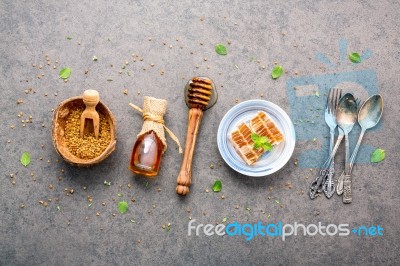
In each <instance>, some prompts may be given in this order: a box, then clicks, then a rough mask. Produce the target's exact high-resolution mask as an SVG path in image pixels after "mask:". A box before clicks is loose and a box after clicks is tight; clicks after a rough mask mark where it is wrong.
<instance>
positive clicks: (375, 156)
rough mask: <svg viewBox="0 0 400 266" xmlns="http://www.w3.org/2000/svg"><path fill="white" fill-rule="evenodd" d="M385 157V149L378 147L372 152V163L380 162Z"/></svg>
mask: <svg viewBox="0 0 400 266" xmlns="http://www.w3.org/2000/svg"><path fill="white" fill-rule="evenodd" d="M384 159H385V150H382V149H376V150H375V151H374V152H373V153H372V154H371V163H379V162H381V161H383V160H384Z"/></svg>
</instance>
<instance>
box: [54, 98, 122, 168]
mask: <svg viewBox="0 0 400 266" xmlns="http://www.w3.org/2000/svg"><path fill="white" fill-rule="evenodd" d="M80 107H83V108H84V107H85V104H84V103H83V98H82V96H76V97H72V98H69V99H67V100H65V101H63V102H61V103H60V104H59V105H58V107H57V109H56V110H55V111H54V115H53V124H52V131H51V133H52V138H53V145H54V148H55V149H56V151H57V153H58V154H59V155H60V156H61V157H62V158H63V159H64V160H65V161H67V162H68V163H70V164H72V165H76V166H86V167H88V166H92V165H95V164H98V163H100V162H102V161H103V160H104V159H106V158H107V157H108V156H109V155H110V154H111V153H112V152H113V151H114V150H115V144H116V142H117V139H116V122H115V118H114V115H113V114H112V113H111V111H110V109H108V107H107V106H106V105H105V104H104V103H103V102H102V101H100V102H99V103H98V104H97V106H96V110H97V111H98V112H100V113H102V114H103V115H104V116H105V117H106V119H108V122H109V124H110V130H111V132H110V135H111V141H110V144H109V145H108V146H107V148H106V149H105V150H104V151H103V153H102V154H100V155H99V156H98V157H96V158H93V159H81V158H79V157H77V156H75V155H74V154H72V153H71V152H70V151H69V149H68V147H67V145H66V143H65V137H64V130H65V122H66V118H67V116H68V114H69V112H70V110H71V108H80Z"/></svg>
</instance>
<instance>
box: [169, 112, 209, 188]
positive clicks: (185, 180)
mask: <svg viewBox="0 0 400 266" xmlns="http://www.w3.org/2000/svg"><path fill="white" fill-rule="evenodd" d="M202 117H203V111H202V110H201V109H200V108H191V109H190V110H189V122H188V129H187V133H186V146H185V153H184V155H183V161H182V166H181V171H180V172H179V176H178V179H177V183H178V186H177V187H176V193H178V194H179V195H182V196H185V195H186V194H188V193H189V187H190V184H191V183H192V159H193V153H194V147H195V145H196V139H197V133H198V132H199V127H200V122H201V119H202Z"/></svg>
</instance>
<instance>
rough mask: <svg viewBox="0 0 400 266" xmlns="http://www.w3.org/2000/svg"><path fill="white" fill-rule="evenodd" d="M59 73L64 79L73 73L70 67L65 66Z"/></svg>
mask: <svg viewBox="0 0 400 266" xmlns="http://www.w3.org/2000/svg"><path fill="white" fill-rule="evenodd" d="M58 75H59V76H60V78H62V79H67V78H69V76H70V75H71V69H70V68H69V67H66V68H63V69H61V70H60V73H58Z"/></svg>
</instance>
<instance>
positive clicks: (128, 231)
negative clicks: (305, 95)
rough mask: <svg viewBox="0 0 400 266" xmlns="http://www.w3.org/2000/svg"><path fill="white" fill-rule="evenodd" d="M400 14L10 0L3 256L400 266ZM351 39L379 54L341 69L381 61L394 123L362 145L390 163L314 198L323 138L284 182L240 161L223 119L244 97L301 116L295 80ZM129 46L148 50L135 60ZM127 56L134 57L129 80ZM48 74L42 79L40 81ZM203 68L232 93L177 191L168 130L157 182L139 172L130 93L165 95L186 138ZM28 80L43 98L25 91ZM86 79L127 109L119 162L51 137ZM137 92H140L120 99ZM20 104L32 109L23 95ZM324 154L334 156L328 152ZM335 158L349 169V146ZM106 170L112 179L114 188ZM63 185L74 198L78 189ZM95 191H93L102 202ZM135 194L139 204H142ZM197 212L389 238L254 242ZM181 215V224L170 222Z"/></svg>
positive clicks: (1, 18) (121, 114)
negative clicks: (344, 198)
mask: <svg viewBox="0 0 400 266" xmlns="http://www.w3.org/2000/svg"><path fill="white" fill-rule="evenodd" d="M399 13H400V4H399V2H398V1H389V0H385V1H250V2H247V1H226V0H225V1H218V2H217V1H215V2H213V3H210V2H207V1H187V0H186V1H179V2H178V1H177V2H174V3H172V2H171V1H165V2H163V1H143V2H138V1H115V0H113V1H86V0H83V1H1V2H0V40H1V41H0V58H1V59H0V73H1V75H0V103H1V104H0V106H1V120H0V125H1V126H0V143H1V150H0V151H1V156H0V170H1V186H0V191H1V193H0V195H1V196H0V197H1V201H0V206H1V219H0V265H114V264H115V265H127V264H145V265H148V264H158V265H160V264H176V265H183V264H196V265H199V264H207V265H208V264H211V265H221V264H226V265H242V264H272V265H279V264H280V265H290V264H292V265H305V264H307V265H308V264H310V265H321V264H327V265H368V264H371V265H382V264H384V265H395V264H398V261H399V240H398V239H399V237H400V234H399V233H400V232H399V228H400V224H399V223H400V222H399V218H400V217H399V203H400V202H399V186H398V172H399V170H400V167H399V166H400V165H399V148H400V146H399V132H398V125H399V122H400V118H399V115H398V114H399V113H400V105H399V96H398V87H399V85H400V82H399V81H400V80H399V79H400V78H399V75H398V73H399V70H400V67H399V47H400V46H399V35H400V34H399V29H398V27H399V23H400V21H399V17H400V14H399ZM67 36H70V37H72V39H71V40H67V39H66V37H67ZM149 38H151V41H149ZM340 39H346V40H347V41H348V43H349V50H352V51H363V50H365V49H367V48H369V49H371V50H372V51H373V55H372V57H371V58H370V59H369V60H366V61H365V62H363V63H362V64H360V65H354V64H350V63H348V62H347V64H346V65H345V66H343V67H344V68H343V69H344V70H346V71H352V70H358V69H372V70H374V71H375V73H376V75H377V83H378V88H379V93H380V94H381V95H382V96H383V98H384V100H385V113H384V116H383V119H382V126H381V129H380V130H379V131H376V132H371V133H370V134H368V133H367V135H366V136H365V139H364V143H368V144H370V145H373V146H374V147H381V148H383V149H385V150H386V159H385V160H384V161H383V162H381V163H379V164H370V163H367V164H361V165H356V167H355V169H354V171H353V176H354V178H355V182H354V187H353V189H354V202H353V203H352V204H351V205H344V204H342V203H341V199H340V198H339V197H336V196H335V197H334V198H332V199H331V200H327V199H326V198H325V197H324V196H322V197H319V198H317V199H316V200H314V201H311V200H310V199H309V198H308V195H307V193H306V191H307V187H308V184H309V183H310V180H311V179H312V178H313V177H314V176H315V175H316V173H317V171H316V170H315V169H310V168H303V167H298V166H295V165H294V161H295V159H297V158H299V156H300V154H301V152H302V151H303V150H305V149H308V148H310V147H315V145H321V143H320V142H319V140H318V141H316V142H313V141H300V142H298V143H297V144H296V148H295V151H294V154H293V157H292V159H291V160H290V161H289V162H288V164H287V165H286V166H285V167H284V168H283V169H281V170H280V171H278V172H277V173H275V174H272V175H271V176H267V177H262V178H250V177H246V176H242V175H240V174H237V173H236V172H234V171H233V170H231V169H230V168H229V167H228V166H227V165H226V164H225V163H224V162H223V160H222V158H221V157H220V155H219V152H218V148H217V142H216V135H217V129H218V125H219V122H220V120H221V119H222V117H223V115H224V114H225V113H226V112H227V111H228V110H229V109H230V108H231V107H232V106H234V105H235V101H236V100H239V101H244V100H249V99H258V98H262V99H267V100H269V101H271V102H274V103H276V104H278V105H280V106H281V107H282V108H283V109H284V110H286V111H287V112H288V113H289V114H290V108H289V106H288V101H287V94H286V89H285V84H286V81H287V80H288V79H290V78H293V77H297V76H310V75H319V74H324V73H335V71H339V70H335V69H328V68H326V67H325V65H324V64H322V63H321V62H319V61H318V60H316V59H315V54H316V52H317V51H321V52H323V53H325V55H326V56H327V57H328V58H329V59H330V60H331V61H332V62H334V63H337V61H338V58H339V49H338V41H339V40H340ZM78 42H80V45H78ZM163 42H165V43H166V45H163ZM228 42H229V43H230V45H227V47H228V50H229V54H228V55H227V56H219V55H217V54H216V53H215V51H214V45H215V44H216V43H225V44H228ZM170 45H172V47H171V48H170ZM191 52H193V54H191ZM132 53H135V54H139V55H140V56H141V57H142V58H143V59H144V60H143V61H137V62H133V61H132V57H131V54H132ZM45 55H48V56H49V58H50V59H51V62H52V65H53V64H54V62H55V60H58V61H59V63H58V64H57V66H58V67H57V69H55V70H53V69H52V65H51V66H47V65H46V61H45ZM93 56H97V57H98V61H97V62H94V61H93V60H92V57H93ZM204 57H206V58H207V61H204ZM125 60H128V61H129V65H127V66H126V68H125V69H124V70H122V71H123V73H122V74H119V71H120V70H121V66H122V65H123V64H124V62H125ZM275 61H277V62H279V64H281V65H283V66H284V68H285V69H286V70H287V72H286V73H285V74H284V75H283V76H282V77H281V78H279V79H278V80H272V79H271V77H270V70H271V69H272V67H273V62H275ZM151 63H154V64H155V66H154V67H151V66H150V64H151ZM32 64H36V65H37V67H36V68H34V67H32ZM39 64H42V65H43V69H39V68H38V66H39ZM111 64H113V67H111V66H110V65H111ZM65 66H69V67H71V68H72V74H71V77H70V79H69V81H68V82H67V83H64V82H63V81H62V80H60V79H59V78H58V71H59V70H60V69H61V67H65ZM196 66H197V67H198V68H197V67H196ZM263 66H265V69H263ZM144 67H145V68H146V70H143V68H144ZM85 69H88V70H89V72H88V73H87V74H86V75H85V74H84V71H85ZM128 71H129V72H130V73H131V76H129V75H128V74H127V72H128ZM160 71H165V74H164V75H160ZM41 74H44V77H42V78H41V79H38V78H37V75H41ZM196 75H206V76H209V77H211V78H212V79H213V80H214V82H215V83H216V84H217V88H218V92H219V101H218V103H217V105H216V106H215V107H213V108H212V109H210V110H209V111H207V112H206V113H205V116H204V120H203V122H202V128H201V132H200V136H199V138H198V145H197V149H196V154H195V160H194V164H193V185H192V187H191V193H190V194H189V195H188V196H187V197H186V198H180V197H179V196H177V195H176V194H175V186H176V177H177V174H178V172H179V169H180V163H181V155H180V154H178V152H177V147H176V145H175V143H174V142H173V141H171V139H168V145H169V146H168V150H167V152H166V153H165V154H164V157H163V161H162V165H161V170H160V173H159V176H158V177H157V179H155V180H154V181H148V180H146V179H145V178H142V177H137V176H134V175H133V174H131V172H130V171H129V170H128V168H127V167H128V161H129V158H130V153H131V149H132V147H133V144H134V141H135V136H136V134H137V133H138V132H139V130H140V128H141V123H142V121H141V117H140V115H139V114H138V113H136V112H135V111H133V110H132V109H131V108H130V107H129V106H128V103H129V102H133V103H135V104H137V105H140V106H141V104H142V102H143V97H144V96H145V95H149V96H155V97H159V98H165V99H167V100H168V104H169V106H168V112H167V114H166V117H165V119H166V121H167V125H168V127H169V128H170V129H171V130H172V131H173V132H175V133H176V135H177V136H178V137H179V139H180V140H181V142H182V144H183V145H184V142H185V141H184V138H185V135H186V123H187V111H188V109H187V107H186V105H185V104H184V102H183V93H182V91H183V87H184V85H185V83H186V82H187V80H188V79H189V78H191V77H192V76H196ZM109 78H111V79H113V81H107V79H109ZM28 88H33V89H34V91H35V92H36V93H29V94H25V92H24V91H25V90H26V89H28ZM88 88H93V89H97V90H99V91H100V94H101V97H102V100H103V101H104V102H105V103H106V104H107V105H108V106H109V108H110V109H111V110H112V111H113V113H114V115H115V116H116V117H117V123H118V124H117V131H118V133H117V137H118V142H117V149H116V151H115V152H114V153H113V154H112V155H111V156H110V157H109V158H108V159H107V160H106V161H104V162H103V163H102V164H100V165H98V166H95V167H92V168H88V169H83V168H76V167H73V166H70V165H68V164H67V163H65V162H64V161H62V160H61V158H60V157H59V156H58V155H57V153H56V152H55V150H54V148H53V146H52V142H51V133H50V128H51V122H52V121H51V118H52V109H53V108H55V107H56V106H57V104H58V103H59V102H61V101H62V100H64V99H66V98H68V97H72V96H75V95H80V94H81V93H82V92H83V91H84V90H85V89H88ZM125 89H127V90H128V91H129V93H128V95H124V94H123V93H122V91H123V90H125ZM45 93H47V94H48V96H44V95H45ZM139 93H140V94H139ZM261 94H263V97H261ZM320 97H321V99H322V97H324V95H321V96H320ZM18 99H22V100H23V103H21V104H17V103H16V102H17V100H18ZM297 111H298V112H301V111H302V110H297ZM19 112H23V113H24V116H23V117H22V118H18V117H17V115H18V113H19ZM29 115H32V117H33V123H31V124H27V125H26V127H22V123H21V119H26V118H27V116H29ZM291 115H293V114H291ZM42 123H43V124H44V125H45V127H42ZM11 125H15V128H14V129H11V128H10V126H11ZM304 127H308V129H310V128H309V127H312V125H309V124H305V125H304ZM324 130H326V131H327V128H325V129H324ZM9 140H10V143H8V141H9ZM321 148H323V147H321ZM23 151H29V152H30V154H31V157H32V162H31V164H30V165H29V166H28V167H26V168H25V167H23V166H22V165H21V164H20V162H19V159H20V156H21V154H22V153H23ZM339 152H340V153H343V149H341V150H340V151H339ZM40 157H42V158H43V159H42V160H40ZM48 160H49V162H48ZM319 160H320V162H319V164H321V163H322V162H323V158H319ZM337 161H338V162H339V163H338V165H339V166H338V167H339V168H340V167H342V166H340V165H342V164H341V163H343V155H340V154H339V156H338V159H337ZM210 164H214V165H215V168H214V169H211V168H210ZM62 170H63V171H64V172H62ZM31 173H32V174H33V176H32V175H31ZM10 174H13V175H14V177H13V178H11V177H10ZM59 177H62V181H59ZM34 179H35V180H36V181H34ZM216 179H221V180H222V183H223V189H222V192H220V193H213V192H212V191H210V192H209V193H207V192H206V189H210V190H211V187H212V184H213V182H214V181H215V180H216ZM104 180H108V181H111V183H112V185H111V186H105V185H104V184H103V182H104ZM13 181H14V182H15V184H14V185H13V183H12V182H13ZM50 184H52V185H53V186H54V188H53V189H49V188H48V186H49V185H50ZM128 184H131V185H132V187H131V188H128V187H127V185H128ZM85 186H86V187H87V190H86V191H85V190H84V189H83V187H85ZM65 188H73V189H74V191H75V192H74V193H73V195H71V196H68V195H67V194H66V192H65V191H64V189H65ZM158 189H160V190H161V191H158ZM118 193H121V194H122V195H123V196H122V197H118V196H117V194H118ZM88 195H89V196H92V197H93V204H92V206H91V207H88V205H89V202H88V200H87V196H88ZM222 195H224V197H225V199H221V196H222ZM132 197H135V198H136V202H134V203H133V202H131V201H130V199H131V198H132ZM55 198H59V202H58V203H57V202H55V201H54V199H55ZM121 198H122V199H124V200H127V201H128V202H129V205H130V207H129V211H128V212H127V213H126V214H124V215H121V214H118V212H117V210H116V202H117V201H119V200H120V199H121ZM48 199H52V201H51V202H48V206H47V207H44V206H42V205H41V204H39V201H41V200H43V201H47V200H48ZM113 199H115V202H114V201H113ZM276 200H277V201H278V202H280V203H279V204H278V203H276ZM103 202H104V203H106V206H102V203H103ZM21 204H24V205H25V208H20V205H21ZM153 205H154V206H155V207H154V206H153ZM237 205H238V206H239V208H238V209H236V208H235V206H237ZM56 206H60V211H59V210H57V207H56ZM246 208H250V209H251V210H246ZM96 212H99V213H100V215H99V216H96ZM112 213H117V215H116V216H115V217H113V216H112ZM268 214H270V217H269V218H267V216H268ZM86 217H87V218H86ZM189 217H192V218H193V219H196V220H197V223H204V224H205V223H214V224H215V223H216V222H222V219H223V218H224V217H227V218H228V220H227V221H228V222H233V221H235V220H236V221H239V222H241V223H246V222H249V223H256V222H258V221H262V222H263V223H269V222H271V223H276V222H279V221H282V222H283V223H292V224H293V223H294V222H299V223H304V224H310V223H318V222H319V221H320V222H322V223H323V224H325V225H326V224H329V223H334V224H339V223H348V224H350V227H351V228H352V227H354V226H360V225H366V226H370V225H378V224H379V225H380V226H382V227H383V228H384V236H381V237H365V236H364V237H357V236H355V235H353V234H351V235H350V236H347V237H339V236H334V237H323V236H314V237H311V236H297V237H289V238H288V239H287V240H286V241H282V240H281V239H280V238H273V237H260V236H258V237H255V238H254V239H253V240H251V241H246V240H245V239H244V237H228V236H224V237H218V236H212V237H206V236H204V235H202V236H198V237H195V236H191V237H189V236H188V235H187V224H188V222H189ZM131 219H134V221H135V222H136V223H132V222H131V221H130V220H131ZM68 223H69V224H68ZM168 223H170V224H171V228H170V230H169V231H168V230H166V229H163V228H162V225H167V224H168Z"/></svg>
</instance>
